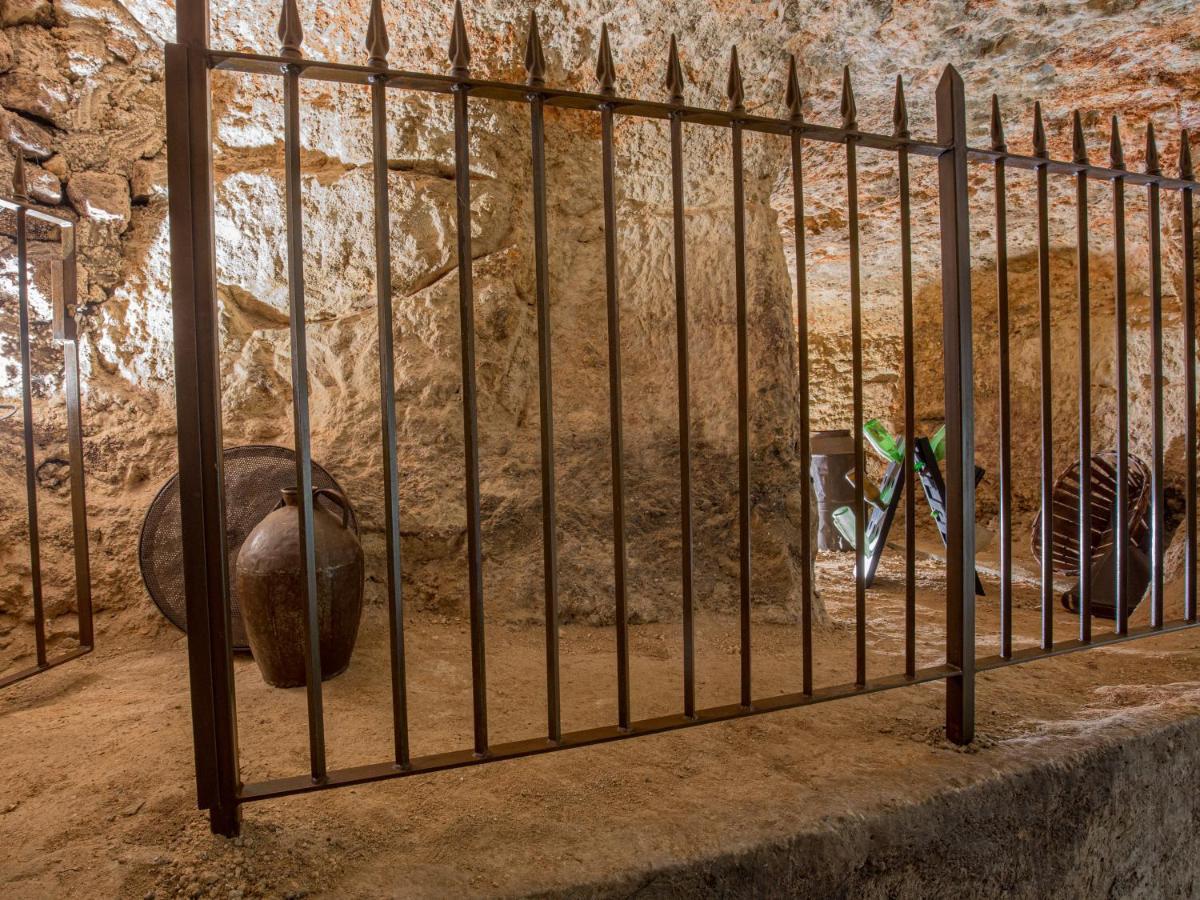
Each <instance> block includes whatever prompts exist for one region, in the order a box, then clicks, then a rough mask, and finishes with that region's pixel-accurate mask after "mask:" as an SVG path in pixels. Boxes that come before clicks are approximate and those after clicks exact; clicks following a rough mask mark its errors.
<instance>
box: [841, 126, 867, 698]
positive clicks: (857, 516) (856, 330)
mask: <svg viewBox="0 0 1200 900" xmlns="http://www.w3.org/2000/svg"><path fill="white" fill-rule="evenodd" d="M857 152H858V151H857V146H856V144H855V139H854V138H852V137H849V138H847V139H846V206H847V218H848V220H849V221H848V226H847V227H848V228H849V231H850V349H851V366H850V367H851V370H852V381H853V385H852V395H853V407H854V411H853V414H854V424H853V429H854V672H855V674H854V683H855V684H860V685H862V684H866V683H867V559H866V558H867V547H866V543H867V542H866V524H867V508H866V498H865V489H864V480H863V479H864V478H865V477H866V466H867V459H866V449H865V445H864V442H863V381H862V367H863V360H862V288H861V275H860V267H859V256H860V253H859V233H858V158H857Z"/></svg>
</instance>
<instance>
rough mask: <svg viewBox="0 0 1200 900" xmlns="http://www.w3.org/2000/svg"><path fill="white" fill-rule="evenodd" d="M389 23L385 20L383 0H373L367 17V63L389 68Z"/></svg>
mask: <svg viewBox="0 0 1200 900" xmlns="http://www.w3.org/2000/svg"><path fill="white" fill-rule="evenodd" d="M389 49H391V44H390V43H389V42H388V36H387V23H386V22H385V21H384V20H383V0H371V14H370V16H369V17H368V18H367V65H368V66H379V68H381V69H386V68H387V55H388V50H389Z"/></svg>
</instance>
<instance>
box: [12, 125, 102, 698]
mask: <svg viewBox="0 0 1200 900" xmlns="http://www.w3.org/2000/svg"><path fill="white" fill-rule="evenodd" d="M13 150H14V159H15V167H14V170H13V196H12V199H7V198H4V197H0V209H3V210H7V211H9V212H11V213H13V217H14V218H15V220H16V229H15V239H16V254H17V266H16V274H17V298H16V300H17V302H16V307H17V328H18V332H17V342H18V344H19V347H20V357H21V437H22V449H23V456H24V468H25V502H26V509H27V522H28V529H29V568H30V583H31V589H32V601H33V631H34V640H35V644H36V654H37V657H36V662H35V663H34V665H32V666H29V667H27V668H23V669H19V670H17V671H13V672H8V673H4V674H0V688H3V687H7V686H8V685H11V684H15V683H16V682H18V681H22V680H24V679H26V678H29V677H30V676H33V675H36V674H38V673H39V672H44V671H46V670H47V669H51V668H53V667H55V666H59V665H62V664H63V663H65V662H69V661H70V660H73V659H76V658H78V657H80V656H83V655H85V654H87V653H90V652H91V651H92V647H93V644H94V642H95V638H94V629H93V625H92V586H91V570H90V563H89V556H88V533H87V505H86V500H85V496H84V460H83V418H82V412H81V409H80V398H79V344H78V330H77V325H76V321H75V313H76V305H75V304H76V267H75V223H74V222H73V221H71V220H70V219H67V218H64V217H62V216H59V215H55V214H54V213H51V212H47V211H46V210H44V209H42V208H40V207H39V206H37V205H36V204H34V203H33V202H31V201H30V198H29V194H28V192H27V190H26V184H25V159H24V155H23V152H22V150H21V148H20V147H18V146H15V145H14V147H13ZM30 220H33V221H34V223H35V224H36V225H37V226H40V227H41V228H42V229H44V230H45V231H46V232H47V234H44V235H39V237H40V238H41V239H43V240H45V239H46V238H47V237H50V236H52V235H53V232H55V231H56V232H57V236H58V246H59V255H58V258H57V259H52V260H51V261H50V262H51V268H52V271H51V273H50V278H49V283H50V292H51V306H52V310H53V324H52V335H53V338H54V340H55V341H57V342H59V343H60V344H61V345H62V360H63V380H62V399H63V401H64V403H65V406H66V415H67V450H68V457H69V459H68V463H69V469H70V475H69V480H68V483H69V489H70V497H71V549H72V555H73V561H74V576H75V578H74V580H75V584H74V589H75V610H76V617H77V622H78V638H79V641H78V646H77V647H75V648H74V649H71V650H67V651H64V652H62V653H58V654H53V655H52V654H51V653H50V651H49V649H48V647H47V633H46V611H45V602H44V598H43V572H42V540H41V534H40V530H39V518H38V474H37V469H38V464H37V458H36V455H35V447H36V434H35V429H36V423H35V421H34V415H33V363H32V348H33V342H32V337H31V332H30V318H31V316H30V296H29V295H30V281H31V278H30V275H31V272H32V271H33V268H34V266H33V262H32V261H31V259H30V252H29V245H30V240H32V238H31V235H30V228H31V226H30Z"/></svg>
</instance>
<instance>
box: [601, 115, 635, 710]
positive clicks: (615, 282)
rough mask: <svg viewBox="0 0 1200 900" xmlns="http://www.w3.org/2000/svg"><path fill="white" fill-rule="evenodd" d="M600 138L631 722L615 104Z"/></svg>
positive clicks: (620, 639)
mask: <svg viewBox="0 0 1200 900" xmlns="http://www.w3.org/2000/svg"><path fill="white" fill-rule="evenodd" d="M600 142H601V153H602V156H603V159H602V166H603V170H604V172H603V176H604V275H605V294H606V300H607V305H608V393H609V401H608V405H609V435H610V442H611V445H612V447H611V449H612V502H613V574H614V585H615V589H616V616H617V724H618V725H620V727H621V728H628V727H629V723H630V721H631V719H630V715H629V611H628V607H627V605H626V590H627V582H628V566H627V562H626V554H625V437H624V428H623V425H622V422H621V419H622V416H621V302H620V301H621V297H620V270H619V268H618V261H617V189H616V159H615V154H614V152H613V107H612V104H611V103H605V104H604V105H603V106H602V107H601V109H600Z"/></svg>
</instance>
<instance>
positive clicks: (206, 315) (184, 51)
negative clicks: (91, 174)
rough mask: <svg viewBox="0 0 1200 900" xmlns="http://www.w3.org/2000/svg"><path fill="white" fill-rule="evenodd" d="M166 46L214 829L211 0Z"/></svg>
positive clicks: (196, 702) (232, 755)
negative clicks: (209, 55)
mask: <svg viewBox="0 0 1200 900" xmlns="http://www.w3.org/2000/svg"><path fill="white" fill-rule="evenodd" d="M175 12H176V35H177V39H178V41H179V43H177V44H168V45H167V47H166V94H167V98H168V102H167V103H166V117H167V173H168V180H169V188H170V190H169V198H170V228H171V308H172V315H173V319H174V339H175V340H174V346H175V397H176V417H177V425H178V429H177V430H178V447H179V491H180V519H181V522H180V524H181V530H182V541H181V546H182V555H183V575H184V579H183V583H184V597H185V600H186V603H187V623H188V636H187V647H188V669H189V681H190V685H191V707H192V740H193V749H194V756H195V763H196V792H197V800H198V803H199V806H200V808H201V809H207V810H209V817H210V824H211V827H212V830H213V831H214V832H215V833H218V834H223V835H227V836H233V835H236V834H237V833H238V831H239V829H240V815H239V807H238V802H237V791H238V786H239V783H240V778H239V775H238V747H237V714H236V708H235V698H234V681H233V651H232V646H231V643H230V619H229V571H228V565H227V559H226V550H225V547H226V544H225V509H224V503H225V497H224V485H225V476H224V469H223V465H222V438H221V383H220V372H221V369H220V364H219V361H218V350H219V347H220V326H219V321H218V314H217V300H216V273H215V267H214V259H215V249H214V241H213V201H212V198H213V183H212V131H211V122H210V108H209V106H210V104H209V98H210V83H209V77H210V76H209V69H208V59H207V51H206V49H205V47H206V43H207V40H208V4H207V2H205V0H184V2H180V3H178V4H177V5H176V9H175Z"/></svg>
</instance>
